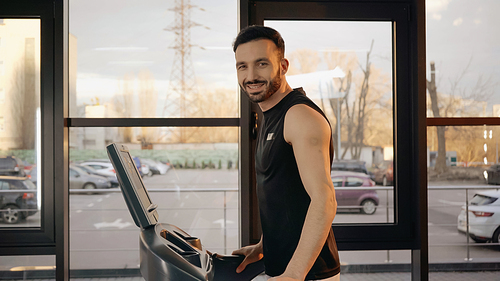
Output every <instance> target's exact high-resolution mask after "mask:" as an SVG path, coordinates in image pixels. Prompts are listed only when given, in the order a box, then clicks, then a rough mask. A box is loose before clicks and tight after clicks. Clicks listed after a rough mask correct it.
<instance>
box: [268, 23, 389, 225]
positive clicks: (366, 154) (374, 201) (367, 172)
mask: <svg viewBox="0 0 500 281" xmlns="http://www.w3.org/2000/svg"><path fill="white" fill-rule="evenodd" d="M264 24H265V25H267V26H270V27H273V28H275V29H276V30H278V31H279V32H280V33H281V35H282V36H283V39H284V40H285V42H286V43H285V44H286V48H285V51H286V54H285V57H286V58H288V60H289V61H290V68H289V71H288V72H287V78H286V79H287V82H288V83H289V84H290V86H292V87H293V88H297V87H303V89H304V90H305V92H306V94H307V96H308V97H309V98H311V99H312V100H313V101H314V102H315V103H316V104H317V105H318V106H319V107H320V108H321V109H322V110H323V112H325V114H326V115H327V117H328V119H329V121H330V124H331V125H332V131H333V141H334V147H335V160H334V162H333V165H332V170H333V172H332V177H337V178H336V179H335V181H336V185H335V190H336V197H337V203H338V207H339V209H338V213H337V216H336V218H335V220H334V223H373V222H382V223H384V222H385V223H392V222H394V210H393V206H394V203H393V188H392V185H393V183H394V175H393V157H394V152H393V151H394V148H393V117H392V116H393V110H392V108H393V93H392V65H393V58H392V49H393V48H392V24H391V22H354V21H353V22H347V21H277V20H266V21H265V22H264ZM314 31H318V32H314ZM324 34H330V35H331V36H324ZM340 178H342V179H340ZM376 185H378V186H376ZM365 188H366V189H365ZM377 188H378V190H376V189H377ZM362 214H369V215H370V216H363V215H362Z"/></svg>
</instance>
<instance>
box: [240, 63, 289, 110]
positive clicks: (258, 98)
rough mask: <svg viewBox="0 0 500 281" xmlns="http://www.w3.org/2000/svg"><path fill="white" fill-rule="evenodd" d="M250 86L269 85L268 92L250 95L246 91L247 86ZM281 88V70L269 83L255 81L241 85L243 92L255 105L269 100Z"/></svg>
mask: <svg viewBox="0 0 500 281" xmlns="http://www.w3.org/2000/svg"><path fill="white" fill-rule="evenodd" d="M249 84H267V91H262V92H258V93H253V94H249V93H248V92H247V91H245V88H246V86H247V85H249ZM280 87H281V77H280V75H279V70H278V73H277V74H276V76H275V77H274V78H273V79H271V81H269V82H268V81H265V80H253V81H248V82H245V83H244V84H243V86H242V85H241V84H240V88H241V91H242V92H244V93H245V94H246V95H247V97H248V98H249V99H250V101H252V102H255V103H259V102H263V101H265V100H267V99H268V98H269V97H270V96H272V95H273V94H274V93H276V92H277V91H278V89H279V88H280Z"/></svg>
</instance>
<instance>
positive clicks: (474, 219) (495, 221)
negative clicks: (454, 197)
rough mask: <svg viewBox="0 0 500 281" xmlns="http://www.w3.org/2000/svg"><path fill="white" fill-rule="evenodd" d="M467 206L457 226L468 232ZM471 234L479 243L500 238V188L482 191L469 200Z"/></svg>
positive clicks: (496, 240) (459, 217)
mask: <svg viewBox="0 0 500 281" xmlns="http://www.w3.org/2000/svg"><path fill="white" fill-rule="evenodd" d="M466 222H467V217H466V213H465V206H463V207H462V212H461V213H460V215H458V222H457V228H458V230H459V231H461V232H466V230H467V229H466ZM469 236H470V238H471V239H472V240H474V241H476V242H478V243H484V242H488V241H492V242H493V243H498V242H499V240H500V190H488V191H480V192H478V193H476V194H475V195H474V197H473V198H472V199H471V200H470V202H469Z"/></svg>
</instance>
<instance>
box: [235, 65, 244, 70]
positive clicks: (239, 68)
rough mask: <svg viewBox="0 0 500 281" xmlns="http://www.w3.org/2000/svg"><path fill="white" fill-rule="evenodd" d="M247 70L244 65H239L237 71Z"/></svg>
mask: <svg viewBox="0 0 500 281" xmlns="http://www.w3.org/2000/svg"><path fill="white" fill-rule="evenodd" d="M245 68H246V66H244V65H239V66H238V67H236V69H237V70H242V69H245Z"/></svg>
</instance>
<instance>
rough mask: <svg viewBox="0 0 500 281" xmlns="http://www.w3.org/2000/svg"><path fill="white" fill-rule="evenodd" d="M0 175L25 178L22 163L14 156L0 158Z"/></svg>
mask: <svg viewBox="0 0 500 281" xmlns="http://www.w3.org/2000/svg"><path fill="white" fill-rule="evenodd" d="M0 175H2V176H18V177H25V176H26V173H25V172H24V164H23V161H22V160H21V159H19V158H17V157H15V156H0Z"/></svg>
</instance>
